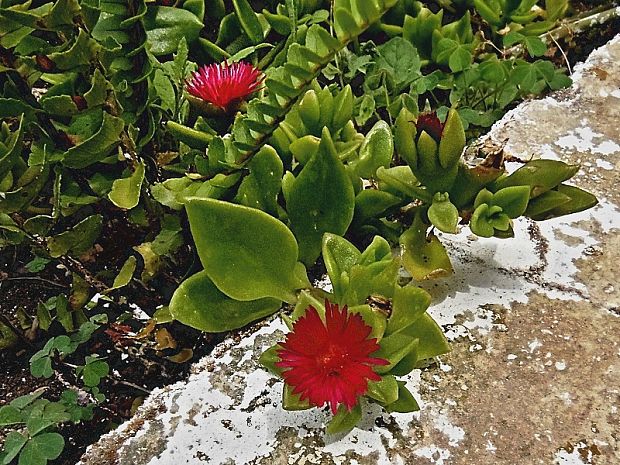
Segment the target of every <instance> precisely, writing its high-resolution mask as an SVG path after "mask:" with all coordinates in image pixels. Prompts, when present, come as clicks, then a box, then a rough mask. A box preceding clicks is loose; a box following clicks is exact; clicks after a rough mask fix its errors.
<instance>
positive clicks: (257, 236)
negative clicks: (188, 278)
mask: <svg viewBox="0 0 620 465" xmlns="http://www.w3.org/2000/svg"><path fill="white" fill-rule="evenodd" d="M186 208H187V214H188V217H189V222H190V226H191V231H192V235H193V236H194V240H195V242H196V248H197V250H198V255H199V257H200V260H201V262H202V265H203V267H204V269H205V271H206V273H207V275H208V276H209V278H210V279H211V280H212V281H213V282H214V283H215V285H216V286H217V287H218V289H220V290H221V291H222V292H224V293H225V294H226V295H228V296H230V297H231V298H233V299H237V300H256V299H260V298H263V297H274V298H277V299H280V300H284V301H286V302H294V301H295V300H296V297H295V291H296V290H297V289H300V288H302V287H305V284H306V283H304V282H301V280H300V278H299V277H298V276H296V274H295V270H296V268H297V266H296V263H297V253H298V247H297V242H296V241H295V237H294V236H293V234H292V233H291V231H290V230H289V229H288V228H287V227H286V226H285V225H284V224H283V223H282V222H280V221H278V220H277V219H275V218H273V217H272V216H270V215H268V214H267V213H264V212H262V211H260V210H257V209H255V208H249V207H245V206H241V205H235V204H231V203H229V202H222V201H219V200H213V199H201V198H196V197H194V198H190V199H189V200H188V201H187V204H186Z"/></svg>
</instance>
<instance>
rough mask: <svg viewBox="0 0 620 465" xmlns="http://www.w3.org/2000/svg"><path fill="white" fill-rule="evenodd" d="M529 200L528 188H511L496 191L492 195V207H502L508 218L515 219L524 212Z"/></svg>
mask: <svg viewBox="0 0 620 465" xmlns="http://www.w3.org/2000/svg"><path fill="white" fill-rule="evenodd" d="M529 200H530V186H511V187H504V188H503V189H500V190H498V191H497V192H496V193H495V194H494V195H493V200H492V205H498V206H500V207H502V211H503V212H504V213H505V214H506V215H508V217H509V218H517V217H519V216H521V215H523V213H524V212H525V209H526V208H527V203H528V201H529Z"/></svg>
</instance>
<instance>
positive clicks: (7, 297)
mask: <svg viewBox="0 0 620 465" xmlns="http://www.w3.org/2000/svg"><path fill="white" fill-rule="evenodd" d="M103 237H106V235H104V236H103ZM107 237H110V236H107ZM116 239H118V235H117V236H116ZM142 239H143V238H142V237H136V236H135V235H134V236H133V237H132V235H131V234H128V235H127V236H125V237H123V240H121V241H118V240H116V241H112V240H110V242H109V243H106V242H105V241H100V242H102V243H101V244H100V247H98V248H97V250H99V254H100V255H99V256H97V260H96V261H94V260H89V259H88V258H87V257H86V256H83V257H82V262H83V264H84V266H85V268H86V270H87V272H89V273H90V274H91V275H92V276H94V277H95V279H98V273H99V272H100V271H102V270H99V269H97V266H98V265H97V263H105V264H107V266H111V268H112V269H118V266H120V265H122V263H123V261H124V260H125V257H124V256H123V255H122V254H126V253H127V249H128V248H130V246H131V244H134V243H140V241H141V240H142ZM114 242H115V244H113V243H114ZM119 244H120V245H122V247H119ZM93 253H94V251H93ZM185 255H186V256H185V257H183V256H182V257H179V264H181V265H182V267H181V268H182V269H184V270H185V269H187V268H191V262H192V261H193V259H192V257H190V256H189V254H188V253H187V251H185ZM102 257H103V259H101V258H102ZM32 258H33V257H32V256H31V255H30V253H29V252H26V251H25V249H23V248H21V249H19V251H15V249H13V248H8V249H5V250H4V251H3V252H2V253H1V254H0V321H2V322H3V323H4V324H5V325H6V324H8V325H10V327H11V328H12V329H13V331H14V332H15V334H16V335H18V339H17V342H16V344H14V345H13V346H12V347H11V348H9V349H6V350H0V406H2V405H4V404H6V403H8V402H10V401H11V400H13V399H15V398H17V397H19V396H21V395H25V394H28V393H30V392H32V391H34V390H35V389H38V388H45V393H44V395H43V397H44V398H46V399H49V400H52V401H55V400H58V399H59V397H60V395H61V393H62V392H63V391H64V390H65V389H71V388H73V389H80V388H81V387H82V384H81V382H80V381H79V380H78V379H77V378H76V375H75V371H74V369H73V368H72V367H70V366H67V365H66V364H65V363H69V364H74V365H80V364H84V357H85V356H86V355H90V354H92V353H97V354H100V355H102V356H105V357H106V361H107V363H108V364H109V365H110V373H111V374H110V375H109V376H108V377H107V378H106V379H105V380H104V381H102V383H101V385H100V388H101V391H102V392H103V393H104V394H105V396H106V400H105V401H104V402H103V403H102V404H101V405H100V406H99V407H98V408H96V409H95V415H94V417H93V419H92V420H90V421H88V422H84V423H81V424H78V425H73V424H65V425H62V426H61V428H60V430H59V432H60V433H61V434H62V435H63V436H64V437H65V439H66V442H67V445H66V446H65V450H64V452H63V454H62V456H61V458H59V459H58V460H55V461H53V462H50V465H52V464H53V465H74V464H75V463H76V462H77V461H78V460H79V458H80V456H81V455H82V454H83V453H84V451H85V450H86V447H87V446H88V445H90V444H91V443H93V442H95V441H96V440H97V439H98V438H99V437H100V436H101V435H102V434H105V433H106V432H108V431H110V430H111V429H113V428H114V427H115V426H116V425H118V424H120V423H121V422H123V421H125V420H126V419H128V418H129V417H130V416H131V413H132V407H135V406H136V405H138V404H139V403H140V402H141V399H142V398H144V397H145V396H147V395H148V393H149V392H150V391H151V390H152V389H154V388H156V387H160V386H165V385H168V384H171V383H174V382H176V381H179V380H181V379H184V378H185V377H186V376H187V375H188V374H189V369H190V366H191V364H192V363H193V362H194V361H196V360H198V359H199V358H200V357H202V356H204V355H206V354H208V353H210V352H211V350H212V348H213V347H214V345H215V344H216V343H217V342H219V341H220V340H221V339H222V338H223V335H217V334H216V335H212V334H211V335H208V334H203V333H200V332H199V331H196V330H193V329H192V328H189V327H186V326H184V325H181V324H179V323H176V322H172V323H166V324H163V325H157V327H156V328H154V329H151V331H150V332H149V328H151V327H150V326H148V316H151V315H153V313H154V312H155V310H156V309H157V308H158V307H160V306H161V305H162V304H163V303H167V301H168V300H169V297H170V293H171V292H172V290H174V287H175V286H176V283H175V281H174V280H172V278H170V277H169V276H168V277H166V276H165V275H164V276H163V277H162V278H159V280H158V281H156V282H152V283H149V286H148V287H145V286H143V285H141V284H139V283H136V282H134V283H133V284H130V285H129V286H127V287H125V288H123V289H122V290H120V291H117V292H116V294H113V295H112V296H113V297H114V298H115V301H116V303H110V304H103V302H101V303H100V304H98V305H97V306H95V307H94V308H93V309H92V310H91V311H89V312H88V314H87V315H86V316H88V317H90V316H92V315H95V314H99V313H106V314H107V315H108V321H109V323H108V324H106V325H103V326H102V327H101V328H100V329H99V330H97V331H96V332H95V334H94V335H93V337H92V338H91V339H90V340H89V341H88V342H87V343H85V344H83V345H82V346H81V347H80V348H79V349H78V350H77V352H76V353H74V354H72V355H70V356H68V357H67V359H66V360H63V361H60V360H57V361H56V363H55V366H54V368H55V370H56V373H55V375H54V376H52V377H51V378H49V379H42V378H35V377H33V376H32V375H31V374H30V368H29V359H30V357H31V356H32V355H33V354H34V353H35V352H36V351H37V350H39V349H41V348H42V347H43V345H44V344H45V343H46V342H47V340H48V339H49V338H50V337H53V336H58V335H61V334H65V331H64V329H63V328H62V327H61V326H60V324H59V323H56V322H54V323H52V325H51V326H50V328H49V330H48V331H42V330H40V329H37V328H36V324H35V325H34V328H33V325H32V323H33V321H34V317H35V315H36V309H37V305H38V304H39V303H40V302H44V301H45V300H47V299H48V298H49V297H52V296H56V295H58V294H61V293H65V294H67V293H68V292H69V290H70V287H69V286H70V282H71V274H70V273H67V270H66V269H65V268H64V267H63V266H62V265H60V267H58V266H57V265H59V263H58V262H56V261H53V262H50V263H49V264H48V265H47V266H46V268H45V270H44V271H42V272H40V273H37V274H36V275H35V274H34V273H29V272H28V270H27V269H26V268H25V264H26V263H28V262H29V261H30V260H31V259H32ZM119 263H120V265H118V266H112V265H113V264H119ZM188 264H189V265H188ZM138 271H139V270H138ZM107 281H108V280H107V279H106V282H107ZM121 296H122V297H123V298H122V299H121ZM121 301H123V302H126V303H120V302H121ZM128 303H132V304H136V305H137V306H138V307H139V308H140V309H141V310H142V311H143V312H144V314H142V315H140V318H137V317H136V315H135V313H136V312H135V311H134V309H132V308H131V307H130V306H129V305H128ZM104 305H105V306H104ZM147 315H148V316H147ZM145 328H146V330H145ZM161 328H165V329H166V330H167V331H168V333H169V334H170V336H171V337H172V339H173V340H174V341H175V342H176V348H174V349H172V348H167V349H162V350H157V349H156V340H155V334H156V331H157V330H159V329H161ZM140 331H142V334H139V333H140ZM141 336H143V337H141ZM183 349H190V350H191V354H192V355H191V356H190V357H189V358H188V359H187V360H183V361H182V362H181V363H176V362H174V361H171V360H170V359H169V358H168V357H170V356H174V355H175V354H178V353H180V352H181V350H183ZM6 432H8V429H7V430H4V431H3V430H2V429H1V428H0V443H1V442H3V436H4V434H6Z"/></svg>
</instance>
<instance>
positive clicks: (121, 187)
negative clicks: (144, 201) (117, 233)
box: [108, 162, 144, 210]
mask: <svg viewBox="0 0 620 465" xmlns="http://www.w3.org/2000/svg"><path fill="white" fill-rule="evenodd" d="M142 181H144V163H143V162H140V163H138V165H137V166H136V169H135V170H134V172H133V173H132V174H131V175H130V176H129V177H127V178H120V179H117V180H116V181H114V183H113V184H112V190H111V191H110V193H109V194H108V198H109V199H110V201H111V202H112V203H113V204H114V205H116V206H117V207H119V208H124V209H126V210H129V209H131V208H133V207H135V206H136V205H138V202H139V201H140V191H141V189H142Z"/></svg>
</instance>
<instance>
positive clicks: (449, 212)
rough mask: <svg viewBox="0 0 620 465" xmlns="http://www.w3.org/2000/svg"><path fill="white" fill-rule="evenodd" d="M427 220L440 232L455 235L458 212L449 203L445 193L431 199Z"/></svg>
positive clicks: (437, 194)
mask: <svg viewBox="0 0 620 465" xmlns="http://www.w3.org/2000/svg"><path fill="white" fill-rule="evenodd" d="M428 219H429V220H430V222H431V223H432V224H433V226H435V227H436V228H437V229H439V230H440V231H443V232H446V233H452V234H454V233H456V227H457V225H458V221H459V211H458V210H457V208H456V207H455V206H454V205H453V204H452V202H450V198H449V196H448V194H447V193H445V194H441V193H439V192H438V193H436V194H435V196H434V197H433V204H432V205H431V206H430V207H429V209H428Z"/></svg>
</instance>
